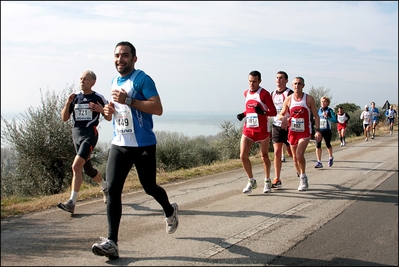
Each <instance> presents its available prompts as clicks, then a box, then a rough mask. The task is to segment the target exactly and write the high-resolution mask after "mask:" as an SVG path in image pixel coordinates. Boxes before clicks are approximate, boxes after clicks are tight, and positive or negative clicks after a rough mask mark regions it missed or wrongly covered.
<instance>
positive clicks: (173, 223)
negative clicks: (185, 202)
mask: <svg viewBox="0 0 399 267" xmlns="http://www.w3.org/2000/svg"><path fill="white" fill-rule="evenodd" d="M170 205H172V207H173V209H174V211H173V214H172V216H170V217H166V218H165V222H166V232H167V233H168V234H173V233H174V232H175V231H176V229H177V227H178V226H179V218H178V217H177V211H178V210H179V207H178V206H177V204H176V203H174V202H171V203H170Z"/></svg>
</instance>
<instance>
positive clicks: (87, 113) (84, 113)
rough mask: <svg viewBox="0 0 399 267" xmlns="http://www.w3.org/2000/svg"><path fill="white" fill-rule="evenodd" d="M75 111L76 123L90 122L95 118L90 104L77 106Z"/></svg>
mask: <svg viewBox="0 0 399 267" xmlns="http://www.w3.org/2000/svg"><path fill="white" fill-rule="evenodd" d="M74 111H75V120H76V121H90V120H91V119H92V117H93V113H92V111H91V109H90V108H89V104H75V107H74Z"/></svg>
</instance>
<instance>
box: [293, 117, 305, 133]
mask: <svg viewBox="0 0 399 267" xmlns="http://www.w3.org/2000/svg"><path fill="white" fill-rule="evenodd" d="M291 131H293V132H304V131H305V119H304V118H291Z"/></svg>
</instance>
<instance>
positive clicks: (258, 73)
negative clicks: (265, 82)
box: [249, 70, 261, 81]
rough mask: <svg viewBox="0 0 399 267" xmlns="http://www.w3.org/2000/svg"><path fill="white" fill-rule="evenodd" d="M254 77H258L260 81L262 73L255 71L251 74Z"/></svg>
mask: <svg viewBox="0 0 399 267" xmlns="http://www.w3.org/2000/svg"><path fill="white" fill-rule="evenodd" d="M249 75H251V76H252V77H258V79H259V81H260V80H261V76H260V72H259V71H257V70H253V71H251V72H250V73H249Z"/></svg>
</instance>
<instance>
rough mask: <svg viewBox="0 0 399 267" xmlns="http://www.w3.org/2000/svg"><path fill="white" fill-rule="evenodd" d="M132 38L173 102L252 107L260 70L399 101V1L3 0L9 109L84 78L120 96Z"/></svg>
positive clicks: (268, 77)
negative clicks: (121, 49)
mask: <svg viewBox="0 0 399 267" xmlns="http://www.w3.org/2000/svg"><path fill="white" fill-rule="evenodd" d="M120 41H129V42H131V43H132V44H133V45H134V46H135V47H136V50H137V57H138V60H137V63H136V65H135V67H136V68H137V69H141V70H143V71H145V72H146V73H147V74H148V75H150V76H151V77H152V78H153V80H154V81H155V84H156V86H157V89H158V92H159V94H160V97H161V101H162V104H163V108H164V114H165V113H167V112H181V113H184V112H210V113H229V112H234V114H236V113H240V112H242V110H243V109H244V101H245V99H244V96H243V92H244V91H245V90H246V89H248V74H249V72H251V71H252V70H258V71H260V72H261V74H262V83H261V86H262V87H264V88H265V89H267V90H268V91H270V92H271V91H273V90H274V89H276V83H275V77H276V73H277V71H280V70H283V71H286V72H287V73H288V75H289V82H288V87H291V83H292V80H293V78H294V77H296V76H301V77H303V78H304V79H305V88H304V91H305V92H307V90H309V89H310V88H311V87H314V88H320V87H323V88H324V89H329V90H330V91H329V93H330V95H331V96H332V98H331V105H330V107H334V106H336V105H338V104H340V103H354V104H356V105H358V106H361V107H363V106H364V105H366V104H370V102H372V101H374V102H375V103H376V106H377V107H382V106H383V104H384V103H385V101H386V100H388V101H389V102H390V103H394V104H397V103H398V2H397V1H364V2H362V1H361V2H354V1H347V2H342V1H336V2H334V1H309V2H307V1H287V2H284V1H275V2H274V1H254V2H251V1H243V2H240V1H227V2H226V1H220V2H219V1H203V2H202V1H162V2H161V1H121V2H119V1H82V2H79V1H43V2H42V1H26V2H25V1H1V114H2V116H3V117H4V118H6V119H11V118H12V117H14V116H18V115H19V114H20V113H23V112H25V111H26V110H27V109H28V107H39V106H40V101H41V94H44V93H45V92H46V91H50V92H56V93H61V92H62V91H63V90H64V89H66V88H69V87H70V86H75V88H78V85H79V84H78V82H79V77H80V74H81V73H82V72H83V70H86V69H90V70H92V71H94V72H95V73H96V74H97V82H96V84H95V86H94V87H93V90H95V91H97V92H99V93H101V94H103V95H104V96H105V97H106V98H107V99H109V98H110V91H111V79H112V78H113V77H115V76H116V75H118V73H117V71H116V69H115V65H114V61H113V52H114V48H115V45H116V44H117V43H118V42H120Z"/></svg>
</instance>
